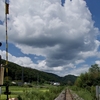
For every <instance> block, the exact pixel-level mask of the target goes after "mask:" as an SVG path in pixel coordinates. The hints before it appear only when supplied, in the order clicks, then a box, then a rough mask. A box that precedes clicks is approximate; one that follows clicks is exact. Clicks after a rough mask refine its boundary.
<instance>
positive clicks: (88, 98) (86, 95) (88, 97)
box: [70, 86, 95, 100]
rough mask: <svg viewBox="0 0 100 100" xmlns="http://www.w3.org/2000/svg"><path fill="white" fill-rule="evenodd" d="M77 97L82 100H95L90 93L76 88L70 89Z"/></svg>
mask: <svg viewBox="0 0 100 100" xmlns="http://www.w3.org/2000/svg"><path fill="white" fill-rule="evenodd" d="M70 88H71V89H72V90H73V91H74V92H75V93H76V94H77V95H78V96H79V97H81V98H83V99H84V100H95V99H94V97H93V95H91V93H90V92H89V91H88V90H86V89H83V88H78V87H75V86H73V87H70Z"/></svg>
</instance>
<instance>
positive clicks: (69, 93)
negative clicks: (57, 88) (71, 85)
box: [65, 89, 74, 100]
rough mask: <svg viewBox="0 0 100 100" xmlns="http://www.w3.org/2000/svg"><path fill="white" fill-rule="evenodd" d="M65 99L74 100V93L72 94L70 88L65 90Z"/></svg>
mask: <svg viewBox="0 0 100 100" xmlns="http://www.w3.org/2000/svg"><path fill="white" fill-rule="evenodd" d="M65 100H74V99H73V95H72V94H71V92H70V90H69V89H66V90H65Z"/></svg>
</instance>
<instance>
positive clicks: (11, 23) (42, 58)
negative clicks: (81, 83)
mask: <svg viewBox="0 0 100 100" xmlns="http://www.w3.org/2000/svg"><path fill="white" fill-rule="evenodd" d="M62 2H65V3H63V6H61V1H60V0H39V1H38V2H37V0H34V2H33V0H31V1H28V0H26V2H24V0H21V1H20V0H18V1H17V2H16V5H15V2H14V1H13V0H10V6H9V7H10V9H9V12H10V13H9V15H8V18H9V20H8V37H9V48H8V51H9V61H12V62H15V63H17V64H19V65H21V66H24V67H31V68H35V69H38V70H42V71H46V72H50V73H54V74H57V75H59V76H64V75H67V74H73V75H79V74H80V73H83V72H86V71H88V69H89V68H90V66H91V65H92V64H95V63H97V64H99V65H100V61H99V59H100V53H99V51H100V47H99V45H100V35H99V34H100V31H99V30H100V19H99V18H100V14H99V10H98V9H99V8H100V6H99V4H100V1H99V0H92V1H91V0H72V1H70V0H66V1H64V0H62ZM19 4H20V5H19ZM0 9H2V10H1V13H0V35H1V36H0V41H1V42H2V43H3V45H2V47H0V53H1V55H2V58H3V59H5V58H6V57H5V23H4V11H5V10H4V2H3V0H1V1H0ZM9 67H10V66H9Z"/></svg>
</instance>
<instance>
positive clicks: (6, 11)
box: [4, 0, 11, 100]
mask: <svg viewBox="0 0 100 100" xmlns="http://www.w3.org/2000/svg"><path fill="white" fill-rule="evenodd" d="M7 14H9V2H8V0H5V21H6V91H5V92H4V94H5V95H7V99H6V100H8V99H9V98H8V95H9V94H11V92H9V81H8V34H7Z"/></svg>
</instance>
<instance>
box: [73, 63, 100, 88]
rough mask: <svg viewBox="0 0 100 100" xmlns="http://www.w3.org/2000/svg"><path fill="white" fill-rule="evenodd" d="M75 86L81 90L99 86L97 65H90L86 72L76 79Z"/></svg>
mask: <svg viewBox="0 0 100 100" xmlns="http://www.w3.org/2000/svg"><path fill="white" fill-rule="evenodd" d="M75 85H77V86H78V87H82V88H89V87H91V86H96V85H100V67H99V66H98V65H97V64H94V65H91V67H90V68H89V70H88V72H85V73H82V74H81V75H80V76H79V77H78V78H77V80H76V82H75Z"/></svg>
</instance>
